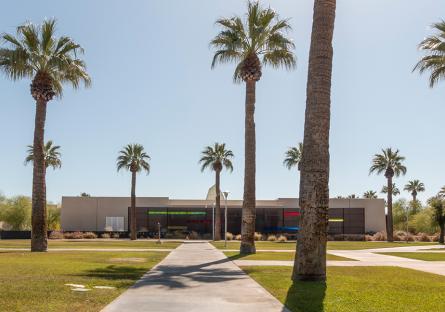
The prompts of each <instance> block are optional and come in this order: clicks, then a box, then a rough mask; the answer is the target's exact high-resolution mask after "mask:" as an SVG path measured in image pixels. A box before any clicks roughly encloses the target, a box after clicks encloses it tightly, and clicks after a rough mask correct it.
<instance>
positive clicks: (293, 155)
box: [283, 142, 303, 170]
mask: <svg viewBox="0 0 445 312" xmlns="http://www.w3.org/2000/svg"><path fill="white" fill-rule="evenodd" d="M301 155H303V143H301V142H300V143H298V146H296V147H295V146H294V147H289V149H288V150H287V151H286V155H285V158H284V161H283V165H284V166H285V167H286V168H287V169H289V170H291V169H292V168H293V167H297V169H298V170H300V161H301Z"/></svg>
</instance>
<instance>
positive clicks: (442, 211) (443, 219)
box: [428, 196, 445, 244]
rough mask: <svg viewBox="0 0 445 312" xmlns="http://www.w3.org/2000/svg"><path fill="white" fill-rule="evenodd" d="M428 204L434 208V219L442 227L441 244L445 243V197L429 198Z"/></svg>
mask: <svg viewBox="0 0 445 312" xmlns="http://www.w3.org/2000/svg"><path fill="white" fill-rule="evenodd" d="M428 204H429V205H430V206H431V207H432V208H433V221H434V222H435V223H437V225H438V226H439V228H440V234H439V244H443V243H444V235H445V208H444V199H443V198H442V197H439V196H436V197H433V198H430V199H429V200H428Z"/></svg>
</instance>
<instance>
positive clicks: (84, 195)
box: [80, 192, 91, 197]
mask: <svg viewBox="0 0 445 312" xmlns="http://www.w3.org/2000/svg"><path fill="white" fill-rule="evenodd" d="M80 197H91V195H90V194H88V193H85V192H82V193H80Z"/></svg>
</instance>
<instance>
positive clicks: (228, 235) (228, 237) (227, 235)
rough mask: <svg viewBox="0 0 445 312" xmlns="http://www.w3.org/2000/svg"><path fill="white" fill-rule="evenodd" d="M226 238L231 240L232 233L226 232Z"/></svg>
mask: <svg viewBox="0 0 445 312" xmlns="http://www.w3.org/2000/svg"><path fill="white" fill-rule="evenodd" d="M226 238H227V240H229V241H230V240H233V234H232V233H230V232H227V233H226Z"/></svg>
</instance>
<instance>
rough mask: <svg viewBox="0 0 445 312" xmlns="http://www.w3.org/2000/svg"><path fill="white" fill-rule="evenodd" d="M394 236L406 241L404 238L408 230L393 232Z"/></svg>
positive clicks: (396, 238)
mask: <svg viewBox="0 0 445 312" xmlns="http://www.w3.org/2000/svg"><path fill="white" fill-rule="evenodd" d="M393 238H394V240H395V241H404V240H406V232H404V231H395V232H394V234H393Z"/></svg>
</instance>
